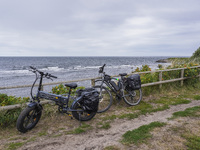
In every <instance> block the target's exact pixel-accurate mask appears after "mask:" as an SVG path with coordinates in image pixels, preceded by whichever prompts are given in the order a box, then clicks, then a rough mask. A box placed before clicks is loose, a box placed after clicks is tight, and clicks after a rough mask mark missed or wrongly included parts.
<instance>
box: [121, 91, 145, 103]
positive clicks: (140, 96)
mask: <svg viewBox="0 0 200 150" xmlns="http://www.w3.org/2000/svg"><path fill="white" fill-rule="evenodd" d="M125 91H127V90H126V89H125V90H124V91H123V99H124V101H125V102H126V104H128V105H130V106H135V105H138V104H139V103H140V101H141V100H142V89H139V90H134V91H139V99H138V100H137V102H136V103H131V102H129V100H127V99H126V97H125V96H124V95H125V94H124V92H125Z"/></svg>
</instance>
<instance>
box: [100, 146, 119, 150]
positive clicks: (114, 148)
mask: <svg viewBox="0 0 200 150" xmlns="http://www.w3.org/2000/svg"><path fill="white" fill-rule="evenodd" d="M103 150H120V148H118V147H116V146H107V147H105V148H104V149H103Z"/></svg>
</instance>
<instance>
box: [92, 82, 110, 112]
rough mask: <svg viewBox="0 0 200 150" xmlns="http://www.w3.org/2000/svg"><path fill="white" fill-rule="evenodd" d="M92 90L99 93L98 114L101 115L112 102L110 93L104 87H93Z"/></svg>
mask: <svg viewBox="0 0 200 150" xmlns="http://www.w3.org/2000/svg"><path fill="white" fill-rule="evenodd" d="M94 88H95V89H96V90H97V91H98V92H99V97H100V99H99V107H98V111H97V112H98V113H102V112H105V111H107V110H108V109H109V108H110V107H111V105H112V102H113V98H112V94H111V93H110V91H109V90H108V89H107V88H106V87H104V86H102V87H101V86H100V85H97V86H94Z"/></svg>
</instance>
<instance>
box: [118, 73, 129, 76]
mask: <svg viewBox="0 0 200 150" xmlns="http://www.w3.org/2000/svg"><path fill="white" fill-rule="evenodd" d="M119 75H120V76H126V75H127V73H120V74H119Z"/></svg>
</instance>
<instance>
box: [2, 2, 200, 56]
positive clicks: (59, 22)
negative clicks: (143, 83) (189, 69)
mask: <svg viewBox="0 0 200 150" xmlns="http://www.w3.org/2000/svg"><path fill="white" fill-rule="evenodd" d="M199 6H200V1H199V0H167V1H162V0H73V1H72V0H9V1H8V0H0V56H191V55H192V53H193V52H194V51H195V50H196V49H198V48H199V47H200V42H199V41H200V9H199Z"/></svg>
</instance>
